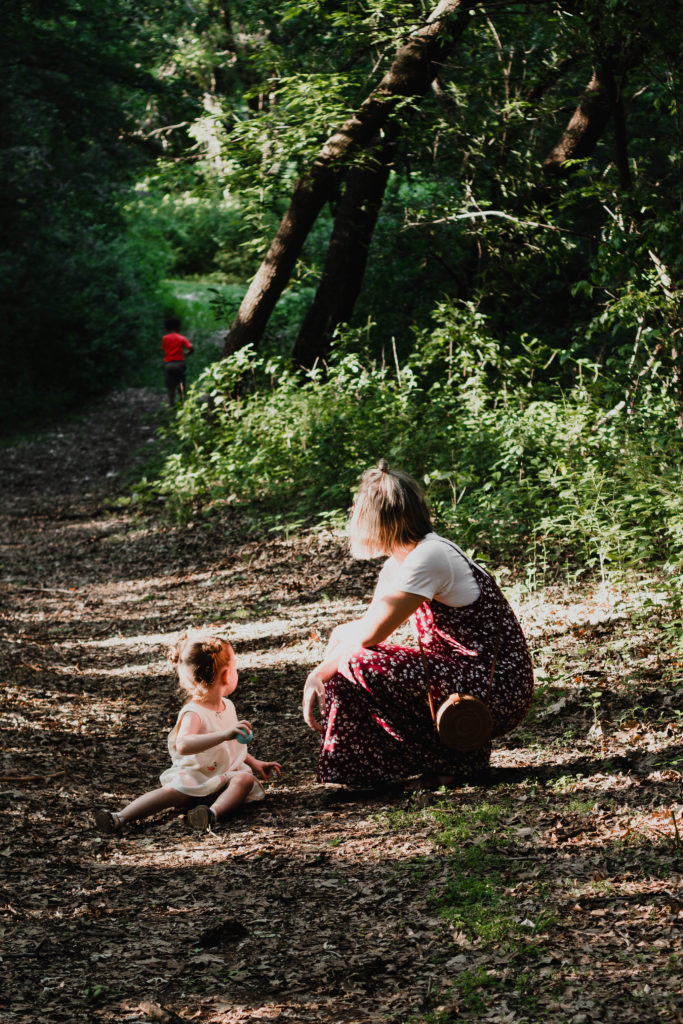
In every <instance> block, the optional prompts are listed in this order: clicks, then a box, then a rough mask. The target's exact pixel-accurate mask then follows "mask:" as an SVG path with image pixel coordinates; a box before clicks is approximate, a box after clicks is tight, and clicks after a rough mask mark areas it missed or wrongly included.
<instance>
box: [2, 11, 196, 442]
mask: <svg viewBox="0 0 683 1024" xmlns="http://www.w3.org/2000/svg"><path fill="white" fill-rule="evenodd" d="M6 6H7V10H5V11H4V14H5V18H4V25H3V37H2V43H1V44H0V46H1V47H2V56H3V58H4V59H3V67H4V73H3V77H2V81H1V82H0V109H2V112H3V125H4V132H3V141H2V144H1V145H0V173H1V174H2V179H3V196H2V201H1V206H0V216H1V218H2V226H3V231H2V242H1V243H0V268H2V284H1V296H2V305H3V310H4V331H5V337H6V339H7V342H6V343H7V345H8V351H9V355H8V358H7V361H6V365H5V372H4V373H3V378H2V382H1V384H0V389H1V392H0V397H1V398H2V402H1V403H0V404H1V405H2V410H3V413H2V420H1V421H0V429H2V428H4V429H8V428H10V427H12V428H14V427H16V426H17V425H18V424H20V423H21V422H22V421H23V422H24V423H25V422H27V421H29V420H30V419H31V418H32V417H33V418H36V419H37V418H38V417H40V418H41V419H44V418H45V416H46V415H50V414H51V413H54V412H56V411H57V410H59V409H60V408H63V407H65V406H69V405H73V404H74V403H76V402H77V401H79V400H81V399H83V398H86V397H88V396H93V395H97V394H101V393H103V392H104V391H106V390H109V389H111V388H112V387H113V386H115V385H116V384H117V383H121V382H122V381H124V380H125V379H126V377H127V375H128V373H129V369H130V367H131V366H134V365H135V364H136V363H137V362H138V361H139V360H140V359H141V358H143V353H144V350H145V347H146V345H147V344H148V341H149V336H150V333H152V332H153V333H155V334H156V333H157V329H158V327H159V326H160V321H161V308H162V296H161V285H160V281H161V278H162V275H163V273H164V271H165V267H166V248H165V244H164V243H163V241H162V239H161V237H160V236H159V235H158V234H155V232H154V231H153V229H152V228H151V227H150V226H149V225H148V224H147V223H146V222H145V220H144V218H142V217H141V215H140V214H141V211H140V207H139V204H138V197H137V195H136V193H135V191H134V183H135V176H136V175H137V173H138V172H139V169H140V166H141V162H142V159H141V149H140V146H139V140H136V139H135V133H136V130H137V124H138V123H139V120H140V119H141V118H142V117H143V115H144V112H145V109H146V104H147V102H148V100H149V97H150V95H154V96H155V97H159V96H160V95H161V94H162V93H163V89H161V87H160V86H159V85H158V82H157V80H156V79H155V78H154V76H153V75H152V74H151V72H150V71H149V70H148V68H149V67H150V65H151V64H153V61H154V57H155V55H156V56H158V55H159V52H160V51H159V49H157V48H158V47H160V46H161V44H162V40H161V38H160V34H159V33H160V29H161V28H162V26H160V25H158V24H157V16H158V15H159V9H158V7H157V5H156V4H155V3H153V2H152V0H149V2H144V3H131V2H130V0H105V2H102V3H98V4H97V5H94V6H93V5H89V4H84V3H82V2H80V0H65V2H64V3H61V4H59V5H58V9H55V10H52V9H48V8H47V7H46V6H45V5H44V4H43V3H40V2H39V0H29V2H22V3H19V2H18V0H10V3H9V4H8V5H6ZM178 9H179V5H171V6H170V7H169V9H168V14H167V15H166V16H165V17H166V19H167V20H164V22H163V24H164V25H166V26H168V25H169V24H170V23H171V22H173V24H177V21H176V17H177V12H178ZM174 16H175V17H174Z"/></svg>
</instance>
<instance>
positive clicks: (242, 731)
mask: <svg viewBox="0 0 683 1024" xmlns="http://www.w3.org/2000/svg"><path fill="white" fill-rule="evenodd" d="M253 735H254V730H253V729H252V727H251V722H247V720H246V719H243V720H242V721H241V722H238V723H237V725H236V726H235V728H234V729H230V731H229V732H227V733H226V734H225V738H226V739H228V740H239V741H240V743H248V742H249V740H250V739H251V738H252V736H253Z"/></svg>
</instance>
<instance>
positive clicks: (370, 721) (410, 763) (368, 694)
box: [317, 644, 491, 786]
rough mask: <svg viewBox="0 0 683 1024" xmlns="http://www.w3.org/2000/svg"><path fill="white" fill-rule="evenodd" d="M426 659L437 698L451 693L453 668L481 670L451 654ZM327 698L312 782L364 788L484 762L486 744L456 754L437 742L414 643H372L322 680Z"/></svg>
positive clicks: (478, 766) (472, 767)
mask: <svg viewBox="0 0 683 1024" xmlns="http://www.w3.org/2000/svg"><path fill="white" fill-rule="evenodd" d="M428 660H429V667H430V676H431V679H432V686H433V688H434V690H435V691H436V692H437V693H439V694H441V695H442V696H441V699H445V698H446V696H448V693H451V692H453V686H452V680H453V678H454V677H455V675H456V669H457V670H458V671H459V672H460V673H462V672H463V671H466V672H467V673H468V674H469V675H470V676H472V675H475V674H476V673H477V671H478V673H479V675H481V674H482V673H481V669H480V666H479V665H476V664H473V663H472V662H471V659H464V658H459V659H456V660H457V662H459V664H457V666H456V665H453V663H452V662H453V659H449V658H448V657H447V656H445V655H443V654H441V655H438V654H435V653H432V652H430V653H429V656H428ZM463 662H466V664H462V663H463ZM444 682H446V685H445V686H444ZM487 683H488V680H484V684H485V685H484V686H483V690H484V693H485V691H486V685H487ZM479 688H480V687H478V686H477V687H475V688H474V689H479ZM468 689H469V691H470V692H472V690H473V687H472V686H470V687H469V688H468ZM325 703H326V709H325V717H324V719H323V722H322V726H323V735H322V741H321V746H320V758H319V762H318V776H317V778H318V782H339V783H344V784H346V785H352V786H363V785H373V784H374V783H378V782H384V781H389V780H391V779H400V778H405V777H407V776H409V775H416V774H434V775H453V774H456V773H459V772H462V771H467V772H476V771H478V770H481V769H483V768H485V767H486V766H487V765H488V762H489V757H490V754H491V744H490V743H488V744H486V745H485V746H483V747H481V748H480V749H479V750H476V751H474V752H473V753H470V754H460V753H457V752H456V751H452V750H447V749H446V748H445V747H444V746H443V745H442V744H441V742H440V741H439V738H438V736H437V733H436V730H435V728H434V724H433V722H432V718H431V714H430V711H429V703H428V699H427V681H426V678H425V672H424V666H423V663H422V659H421V656H420V653H419V652H418V651H416V650H413V649H412V648H409V647H399V646H393V645H389V644H378V646H377V647H374V648H372V649H371V650H368V649H365V648H364V649H362V650H361V651H359V652H357V653H356V654H355V655H354V657H353V658H351V659H349V662H348V664H347V665H343V666H341V671H340V672H338V673H337V674H336V675H335V676H333V677H332V679H330V680H329V682H328V683H326V684H325Z"/></svg>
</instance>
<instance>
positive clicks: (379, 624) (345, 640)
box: [303, 590, 424, 732]
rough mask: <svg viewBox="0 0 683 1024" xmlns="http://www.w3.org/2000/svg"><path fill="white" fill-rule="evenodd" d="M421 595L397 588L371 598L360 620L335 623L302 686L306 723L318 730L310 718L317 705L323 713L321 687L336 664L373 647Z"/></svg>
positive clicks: (417, 604)
mask: <svg viewBox="0 0 683 1024" xmlns="http://www.w3.org/2000/svg"><path fill="white" fill-rule="evenodd" d="M423 601H424V597H422V596H420V595H419V594H410V593H408V592H407V591H404V590H399V591H396V592H395V593H393V594H384V595H383V596H382V597H375V598H373V600H372V602H371V603H370V605H369V606H368V608H367V611H366V612H365V614H364V615H363V617H362V618H360V619H355V620H354V621H352V622H347V623H345V624H344V625H343V626H339V627H338V628H337V629H336V630H335V631H334V632H333V634H332V637H331V640H330V644H329V646H328V649H327V652H326V654H325V658H324V660H323V661H322V662H321V663H320V665H318V666H317V667H316V668H314V669H313V671H312V672H311V673H310V674H309V675H308V678H307V679H306V683H305V685H304V696H303V715H304V719H305V721H306V723H307V724H308V725H309V726H310V727H311V729H315V730H316V731H317V732H319V731H320V724H319V722H318V721H317V719H316V718H315V717H314V714H313V710H314V708H315V706H316V705H317V707H318V711H319V712H320V715H321V716H322V715H323V714H324V712H325V686H324V684H325V683H326V682H327V680H328V679H331V678H332V676H333V675H334V674H335V672H337V671H338V669H339V663H340V662H341V661H343V660H344V659H345V658H347V657H348V656H349V655H350V654H352V653H353V652H354V651H356V650H358V649H359V648H360V647H374V646H375V645H376V644H380V643H382V641H383V640H386V639H387V638H388V637H390V636H391V634H392V633H393V632H394V631H395V630H397V629H398V627H399V626H401V625H402V624H403V623H404V622H405V621H406V619H408V618H410V616H411V615H412V614H413V612H414V611H416V610H417V609H418V608H419V607H420V605H421V604H422V603H423Z"/></svg>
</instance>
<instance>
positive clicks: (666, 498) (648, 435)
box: [158, 304, 683, 583]
mask: <svg viewBox="0 0 683 1024" xmlns="http://www.w3.org/2000/svg"><path fill="white" fill-rule="evenodd" d="M435 318H436V320H437V326H436V327H435V328H434V329H433V330H432V331H431V332H429V333H426V332H425V333H424V334H422V335H420V337H419V339H418V342H417V344H416V347H415V349H414V352H413V354H412V355H411V357H410V358H409V359H408V360H407V361H405V362H404V363H403V365H401V363H400V361H399V359H398V357H396V361H394V354H393V353H392V355H391V361H385V362H384V363H383V364H382V363H377V362H376V361H374V360H373V359H372V357H371V356H370V355H369V354H368V348H369V347H370V345H369V341H368V335H370V334H371V328H370V327H368V329H367V330H366V331H363V332H358V331H356V332H349V333H347V334H346V335H344V337H343V338H342V337H340V338H339V339H338V342H337V346H336V348H335V351H334V355H333V358H332V360H331V364H330V366H329V368H328V370H327V372H323V370H322V369H316V370H314V371H312V372H310V373H308V374H307V375H306V376H305V377H303V378H302V377H301V376H299V375H296V374H294V373H293V372H292V371H291V369H289V368H288V367H287V364H286V363H285V362H283V361H282V360H278V359H276V358H272V359H266V358H262V357H258V356H256V355H255V354H254V353H253V351H251V350H249V349H245V350H242V351H240V352H238V353H236V354H235V355H234V356H233V357H231V358H230V359H227V360H224V361H221V362H218V363H215V364H213V365H212V366H210V367H209V368H208V369H207V371H206V372H205V373H204V375H203V376H202V377H201V378H200V380H199V381H198V382H197V384H196V386H195V388H194V389H193V391H192V393H191V395H190V400H189V401H188V402H187V404H186V405H185V407H184V408H183V410H182V411H181V412H180V414H179V418H178V420H177V423H176V425H175V426H174V428H173V432H172V434H171V435H170V437H169V438H168V441H167V443H168V445H169V448H171V449H172V450H173V453H172V454H170V455H169V456H168V459H167V463H166V467H165V469H164V472H163V474H162V478H161V481H160V483H159V485H158V486H159V490H160V491H161V493H162V494H164V495H166V496H167V498H168V500H169V502H170V506H171V507H172V508H173V509H175V510H176V511H178V512H179V513H180V514H182V509H183V507H189V504H190V503H191V501H192V500H193V499H194V498H198V497H200V496H201V497H202V499H203V500H205V499H206V497H207V496H210V497H211V498H213V499H214V500H217V501H224V500H226V499H227V500H229V501H231V502H234V503H238V504H247V505H251V506H252V507H258V508H260V509H261V513H262V514H265V515H268V514H275V512H276V510H277V511H279V512H280V513H282V512H287V513H288V514H290V515H293V516H296V517H301V516H308V517H310V518H311V519H312V520H315V519H316V518H321V517H324V516H326V515H329V514H330V513H333V512H340V511H341V510H343V509H345V508H346V507H348V504H349V502H350V500H351V496H352V493H353V489H354V487H355V484H356V481H357V478H358V476H359V474H360V472H361V471H362V470H363V469H364V468H366V467H367V466H368V465H372V464H373V463H375V462H376V460H377V459H378V458H379V457H380V456H381V457H386V458H388V459H389V460H390V462H392V463H393V464H395V465H397V466H400V467H402V468H404V469H406V470H408V471H410V472H412V473H413V474H414V475H416V476H417V477H418V478H420V479H422V480H423V481H424V483H425V485H426V489H427V495H428V498H429V500H430V502H431V505H432V507H433V509H434V511H435V513H436V518H437V521H438V524H439V527H440V528H441V529H443V530H445V531H446V532H452V533H453V534H454V535H456V536H457V537H458V538H459V540H460V542H461V543H464V544H465V545H466V546H468V547H469V548H472V549H475V550H477V551H478V552H480V553H482V554H484V555H485V557H487V558H490V559H498V560H506V561H507V560H515V559H518V558H523V559H525V560H526V561H528V562H529V565H530V569H529V572H530V583H538V582H541V581H542V579H543V577H544V575H545V574H546V573H551V572H552V571H553V570H556V569H557V568H563V567H564V568H571V569H572V571H583V570H587V569H596V568H597V569H601V570H602V571H603V572H604V571H606V568H607V567H615V566H621V565H626V564H629V563H631V562H633V561H636V560H643V559H648V558H657V559H661V560H665V561H668V562H669V564H670V565H672V566H674V565H679V566H680V564H681V562H682V561H683V559H682V550H683V549H682V539H683V508H682V507H681V497H680V488H679V481H680V476H681V446H680V437H679V432H678V428H677V426H676V423H675V405H674V402H673V400H672V399H671V398H670V397H669V396H667V394H666V393H662V391H661V388H660V386H659V382H658V381H657V380H656V379H655V380H650V379H647V380H645V379H643V380H641V389H640V398H639V400H638V401H637V402H635V403H634V404H633V407H632V408H628V407H627V406H626V404H625V403H624V402H623V401H622V402H621V403H617V404H616V405H614V406H612V405H611V403H612V402H613V401H614V398H615V385H614V382H613V381H612V379H610V378H608V377H607V376H606V375H603V373H601V371H600V370H599V369H598V368H597V367H596V366H594V365H590V364H588V363H585V362H584V363H580V364H578V366H577V365H574V366H573V371H572V372H573V374H575V382H574V385H573V386H572V387H568V386H567V385H566V383H565V380H564V378H565V374H564V368H560V369H559V370H558V372H559V373H560V378H558V377H554V378H550V377H549V376H547V373H546V377H545V379H544V378H543V369H544V367H546V370H547V364H548V362H549V361H551V357H552V356H553V355H555V360H554V362H555V363H556V362H557V361H558V360H557V354H553V353H552V352H551V353H549V352H548V350H547V349H546V348H545V347H544V346H543V345H541V344H540V343H539V342H534V341H532V340H529V339H524V340H522V341H521V342H520V346H519V347H521V348H522V349H523V351H524V357H521V356H515V355H514V354H513V353H511V352H510V351H509V349H508V348H507V347H506V346H505V345H504V344H503V343H501V342H499V341H497V340H496V339H495V338H493V337H492V336H491V335H490V334H489V333H488V331H487V325H486V322H485V320H484V318H483V317H482V316H481V314H479V313H478V312H477V311H476V310H474V309H473V308H472V307H471V306H463V305H462V304H460V305H458V304H446V305H443V306H442V307H440V309H439V310H438V311H437V313H436V315H435ZM553 365H554V363H553ZM567 376H568V377H569V375H568V374H567ZM538 378H540V380H539V379H538ZM199 396H202V398H201V401H200V400H199ZM207 396H208V401H209V403H210V407H207ZM226 482H228V483H226Z"/></svg>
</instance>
